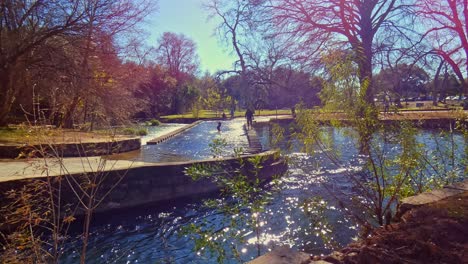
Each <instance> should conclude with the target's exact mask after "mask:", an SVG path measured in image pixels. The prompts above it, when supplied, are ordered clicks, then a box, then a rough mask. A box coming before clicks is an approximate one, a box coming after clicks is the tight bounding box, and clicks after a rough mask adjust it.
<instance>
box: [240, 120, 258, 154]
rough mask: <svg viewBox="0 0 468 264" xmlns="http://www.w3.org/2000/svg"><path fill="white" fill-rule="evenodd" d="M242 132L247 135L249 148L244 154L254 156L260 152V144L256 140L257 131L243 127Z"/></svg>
mask: <svg viewBox="0 0 468 264" xmlns="http://www.w3.org/2000/svg"><path fill="white" fill-rule="evenodd" d="M244 131H245V134H246V135H247V141H248V142H249V148H248V149H247V150H246V151H245V152H246V154H256V153H260V152H262V143H261V142H260V139H259V138H258V135H257V131H255V129H253V128H250V129H247V127H246V126H245V125H244Z"/></svg>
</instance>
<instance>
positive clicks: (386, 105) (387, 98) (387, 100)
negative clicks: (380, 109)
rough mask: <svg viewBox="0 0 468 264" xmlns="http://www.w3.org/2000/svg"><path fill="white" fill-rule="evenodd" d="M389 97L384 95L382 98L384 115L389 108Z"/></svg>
mask: <svg viewBox="0 0 468 264" xmlns="http://www.w3.org/2000/svg"><path fill="white" fill-rule="evenodd" d="M390 100H391V99H390V96H389V95H388V94H385V96H384V114H386V113H387V112H388V110H389V107H390Z"/></svg>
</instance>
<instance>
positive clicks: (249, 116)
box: [245, 108, 253, 129]
mask: <svg viewBox="0 0 468 264" xmlns="http://www.w3.org/2000/svg"><path fill="white" fill-rule="evenodd" d="M245 118H246V119H247V129H250V128H251V127H252V120H253V112H252V110H250V108H248V109H247V111H246V112H245Z"/></svg>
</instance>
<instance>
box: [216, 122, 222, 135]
mask: <svg viewBox="0 0 468 264" xmlns="http://www.w3.org/2000/svg"><path fill="white" fill-rule="evenodd" d="M216 129H218V133H221V122H218V126H217V127H216Z"/></svg>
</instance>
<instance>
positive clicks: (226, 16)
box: [206, 0, 254, 107]
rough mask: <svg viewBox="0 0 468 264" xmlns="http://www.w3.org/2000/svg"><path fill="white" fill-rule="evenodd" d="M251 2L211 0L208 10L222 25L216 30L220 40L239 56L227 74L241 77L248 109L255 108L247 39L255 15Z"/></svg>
mask: <svg viewBox="0 0 468 264" xmlns="http://www.w3.org/2000/svg"><path fill="white" fill-rule="evenodd" d="M251 7H252V6H251V3H250V2H249V1H242V0H235V1H226V0H210V1H209V2H208V3H207V5H206V8H207V10H208V12H209V15H210V17H218V18H220V19H221V23H220V24H219V25H218V27H217V28H216V33H217V34H218V35H219V36H220V38H221V39H222V40H223V41H225V42H226V43H228V44H229V45H230V46H231V48H232V49H233V51H234V53H235V55H236V56H237V59H238V60H237V61H236V62H235V65H234V69H233V70H228V71H226V72H225V73H236V74H239V76H240V87H241V89H240V91H241V92H242V94H243V98H244V99H245V101H246V102H245V104H246V106H247V107H253V104H254V100H253V86H252V85H251V81H250V79H249V73H248V70H249V68H250V66H249V63H248V51H247V49H246V43H245V41H247V39H249V37H252V35H249V34H250V32H251V29H252V24H251V23H250V21H251V18H252V16H253V15H254V12H253V9H252V8H251Z"/></svg>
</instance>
